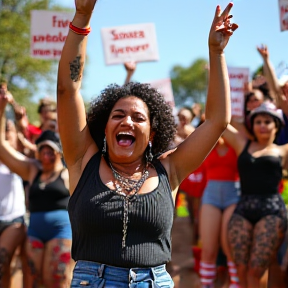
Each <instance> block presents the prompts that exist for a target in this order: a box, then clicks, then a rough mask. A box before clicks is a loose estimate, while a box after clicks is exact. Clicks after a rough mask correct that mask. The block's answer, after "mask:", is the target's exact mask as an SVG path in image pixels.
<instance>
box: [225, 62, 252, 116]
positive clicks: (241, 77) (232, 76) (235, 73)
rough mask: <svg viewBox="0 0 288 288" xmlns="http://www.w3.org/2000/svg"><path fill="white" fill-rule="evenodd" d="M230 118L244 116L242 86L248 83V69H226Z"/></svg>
mask: <svg viewBox="0 0 288 288" xmlns="http://www.w3.org/2000/svg"><path fill="white" fill-rule="evenodd" d="M228 73H229V81H230V93H231V109H232V116H237V117H243V116H244V84H245V83H247V82H248V81H249V68H239V67H228Z"/></svg>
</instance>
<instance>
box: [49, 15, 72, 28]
mask: <svg viewBox="0 0 288 288" xmlns="http://www.w3.org/2000/svg"><path fill="white" fill-rule="evenodd" d="M69 23H70V21H69V20H63V19H58V18H57V16H53V17H52V27H58V28H66V27H68V26H69Z"/></svg>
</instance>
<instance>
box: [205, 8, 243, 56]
mask: <svg viewBox="0 0 288 288" xmlns="http://www.w3.org/2000/svg"><path fill="white" fill-rule="evenodd" d="M232 7H233V3H229V4H228V5H227V7H226V8H225V10H224V11H223V12H222V13H221V8H220V6H219V5H218V6H217V8H216V12H215V16H214V19H213V22H212V25H211V29H210V33H209V49H210V51H213V52H215V53H218V54H222V53H223V51H224V48H225V47H226V45H227V43H228V41H229V38H230V36H231V35H232V34H233V32H234V31H235V30H236V29H237V28H238V25H237V24H235V23H232V24H231V23H230V19H231V18H232V17H233V16H232V15H229V12H230V10H231V8H232Z"/></svg>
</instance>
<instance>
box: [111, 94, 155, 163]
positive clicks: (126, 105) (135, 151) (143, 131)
mask: <svg viewBox="0 0 288 288" xmlns="http://www.w3.org/2000/svg"><path fill="white" fill-rule="evenodd" d="M150 132H151V129H150V118H149V111H148V107H147V105H146V104H145V103H144V102H143V101H142V100H141V99H139V98H137V97H134V96H128V97H125V98H121V99H120V100H118V101H117V102H116V104H115V105H114V107H113V108H112V110H111V113H110V115H109V118H108V122H107V125H106V129H105V135H106V141H107V149H108V154H109V158H110V160H111V161H112V162H116V163H131V162H135V161H138V160H140V161H142V159H143V155H144V152H145V149H146V147H147V145H148V142H149V139H150Z"/></svg>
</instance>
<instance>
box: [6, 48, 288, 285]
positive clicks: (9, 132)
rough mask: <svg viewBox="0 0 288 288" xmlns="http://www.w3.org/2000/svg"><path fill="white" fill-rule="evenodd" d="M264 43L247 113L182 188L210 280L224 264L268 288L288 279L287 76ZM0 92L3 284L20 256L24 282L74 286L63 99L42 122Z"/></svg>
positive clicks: (243, 281) (190, 120)
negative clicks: (60, 114) (9, 112)
mask: <svg viewBox="0 0 288 288" xmlns="http://www.w3.org/2000/svg"><path fill="white" fill-rule="evenodd" d="M258 51H259V54H260V56H261V57H262V58H263V66H264V75H261V76H258V77H257V79H253V80H252V81H251V82H250V83H247V85H245V93H244V94H245V96H244V97H245V98H244V103H245V104H244V107H243V115H244V116H243V118H239V117H234V118H233V117H232V121H231V124H230V125H229V126H228V127H227V130H226V131H225V132H224V134H223V136H222V137H221V138H220V139H219V141H218V142H217V144H216V146H215V147H214V148H213V150H212V151H211V153H210V154H209V155H208V157H207V158H206V159H205V160H204V162H203V163H202V165H201V166H200V167H199V168H198V169H197V170H195V171H191V174H190V175H189V176H188V177H187V178H186V179H185V180H184V181H183V182H182V184H181V186H180V191H182V192H184V193H185V195H186V201H187V207H188V210H189V216H190V220H191V229H192V231H193V239H192V240H191V249H192V251H193V252H194V253H193V254H194V271H196V272H197V273H199V277H200V280H201V287H203V288H204V287H207V288H211V287H214V282H215V279H216V277H217V273H220V272H219V271H220V270H219V269H218V268H219V267H226V269H227V271H228V274H229V279H230V280H229V282H230V283H229V287H230V288H237V287H255V288H256V287H260V286H259V285H260V282H261V281H262V280H263V279H262V278H263V277H262V276H263V275H264V274H265V272H266V273H268V280H267V285H268V287H270V288H272V287H275V288H276V287H278V288H282V287H283V288H284V287H288V284H287V283H288V277H287V276H288V270H287V268H288V249H287V244H288V236H287V212H286V209H285V205H284V202H285V204H286V205H287V204H288V201H287V199H288V197H287V193H288V185H287V181H286V178H287V175H288V172H287V171H288V166H287V163H288V161H287V160H286V157H287V155H288V152H286V150H287V151H288V148H286V144H288V127H287V125H286V124H287V123H288V100H287V99H288V98H287V97H288V77H287V76H283V77H282V78H281V79H277V77H276V75H275V71H274V68H273V65H272V63H271V62H270V60H269V53H268V49H267V47H264V46H263V47H258ZM125 69H126V72H127V77H126V79H125V83H129V81H131V78H132V76H133V73H134V71H135V69H136V64H135V63H126V64H125ZM0 93H1V95H4V94H5V95H8V97H7V98H8V105H10V107H12V108H13V115H14V116H13V119H12V120H11V119H9V117H7V119H6V120H5V118H4V116H5V108H6V104H7V103H5V101H3V99H1V100H0V115H1V116H2V117H1V120H0V125H1V128H0V185H1V190H0V287H9V285H10V284H11V275H12V274H13V272H14V270H15V269H16V268H17V267H15V263H19V261H20V260H21V262H20V263H21V265H20V267H21V269H22V271H23V276H24V277H23V284H21V285H23V287H24V288H29V287H41V286H40V285H44V287H47V288H49V287H68V286H67V285H70V284H69V283H70V279H71V272H72V269H73V266H74V263H73V260H72V259H71V254H70V249H71V238H72V237H71V228H70V223H69V218H68V213H67V210H66V207H67V204H68V201H69V183H68V173H67V170H66V168H65V159H64V158H63V155H62V150H61V143H60V140H59V136H58V131H57V113H56V108H57V103H56V102H55V101H53V100H51V99H48V98H47V99H42V100H41V101H40V103H39V107H38V114H39V123H40V124H39V125H38V126H35V125H33V124H31V123H30V122H29V119H28V116H27V114H26V109H25V107H23V106H21V105H19V104H18V103H16V102H15V100H14V98H13V96H12V95H11V93H10V92H9V90H8V87H7V84H6V83H5V82H2V83H0ZM204 108H205V107H202V106H201V104H199V103H194V104H193V106H192V107H188V106H185V107H184V106H183V107H180V108H179V109H178V111H177V115H175V116H176V117H175V124H177V134H176V137H175V139H174V142H173V143H171V149H174V148H175V147H177V146H178V145H181V143H182V142H183V141H184V140H185V139H186V138H187V137H188V136H189V135H190V134H191V133H193V132H194V131H195V129H197V127H198V126H200V125H201V123H202V122H203V121H204V119H205V113H204ZM274 138H275V139H274ZM249 161H250V162H249ZM248 162H249V163H248ZM247 163H248V164H249V165H250V166H249V165H248V164H247ZM252 164H253V165H254V166H253V165H252ZM251 165H252V166H251ZM249 169H250V170H249ZM243 186H244V187H243ZM275 189H276V190H277V191H276V190H275ZM176 205H177V201H176ZM15 259H18V260H17V261H15ZM19 259H20V260H19ZM172 262H173V258H172ZM261 279H262V280H261ZM19 285H20V284H19ZM33 285H34V286H33ZM19 287H20V286H19ZM13 288H14V287H13ZM15 288H16V287H15Z"/></svg>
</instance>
